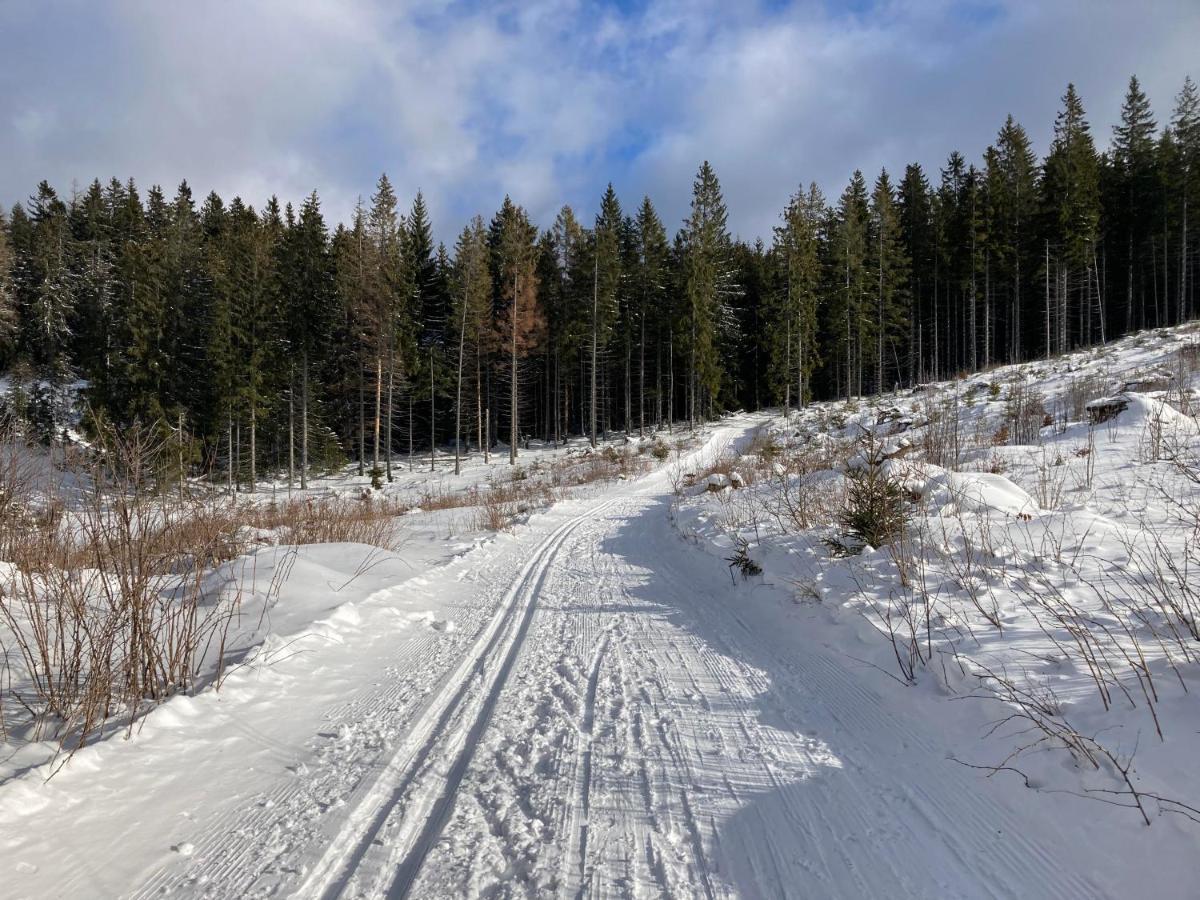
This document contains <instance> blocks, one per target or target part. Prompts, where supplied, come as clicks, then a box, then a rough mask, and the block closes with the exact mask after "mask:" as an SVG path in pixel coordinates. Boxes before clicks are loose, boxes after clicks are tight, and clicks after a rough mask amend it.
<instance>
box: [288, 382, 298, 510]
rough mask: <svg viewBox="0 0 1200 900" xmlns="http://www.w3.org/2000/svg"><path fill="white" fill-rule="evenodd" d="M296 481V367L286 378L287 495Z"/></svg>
mask: <svg viewBox="0 0 1200 900" xmlns="http://www.w3.org/2000/svg"><path fill="white" fill-rule="evenodd" d="M295 481H296V365H295V363H293V364H292V367H291V375H290V377H289V378H288V493H289V494H290V493H291V492H292V485H293V484H294V483H295Z"/></svg>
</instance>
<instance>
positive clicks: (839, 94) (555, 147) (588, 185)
mask: <svg viewBox="0 0 1200 900" xmlns="http://www.w3.org/2000/svg"><path fill="white" fill-rule="evenodd" d="M1198 45H1200V2H1197V0H1155V2H1153V3H1148V4H1140V3H1133V2H1123V0H1122V2H1118V0H1060V2H1054V0H1043V2H1036V0H967V2H952V0H907V2H901V0H841V2H837V0H809V2H805V0H800V2H788V0H743V2H737V0H726V2H718V0H694V2H683V0H611V2H600V0H526V2H512V3H510V2H497V3H489V2H483V0H429V2H425V3H412V4H409V3H403V2H387V0H210V2H204V3H200V2H191V3H174V2H156V0H108V2H99V0H97V2H84V0H75V2H65V0H44V2H32V0H0V54H3V59H4V64H3V66H0V123H2V124H0V202H3V203H4V204H5V205H7V204H10V203H12V202H15V201H17V200H20V199H23V198H24V197H26V196H27V195H28V194H29V193H30V192H31V191H32V190H33V187H34V186H35V185H36V183H37V182H38V181H39V180H40V179H42V178H46V179H49V180H50V181H51V183H53V184H54V185H55V186H56V187H58V188H59V189H60V190H61V191H63V192H69V191H70V190H71V186H72V184H73V183H78V184H83V183H85V182H87V181H89V180H91V178H93V177H96V176H99V177H102V178H107V177H109V176H110V175H117V176H120V177H128V176H133V177H134V178H136V179H137V180H138V182H139V183H141V184H143V185H149V184H150V183H153V182H160V183H162V184H163V185H164V186H165V187H167V189H168V190H172V189H173V188H174V186H175V185H176V184H177V183H178V182H179V180H180V179H182V178H185V177H186V178H187V179H188V181H189V182H190V183H191V184H192V186H193V189H194V190H196V191H198V192H207V191H208V190H209V189H215V190H217V191H218V192H219V193H220V194H221V195H222V196H224V197H225V198H226V199H229V198H231V197H233V196H234V195H235V194H240V195H241V196H242V197H243V198H244V199H246V200H248V201H250V202H252V203H254V204H255V205H260V204H261V202H262V201H263V200H264V199H265V198H266V197H267V196H269V195H270V194H273V193H274V194H277V195H279V196H280V198H281V199H284V200H298V199H299V198H301V197H303V196H304V195H306V194H307V193H308V192H309V191H311V190H312V189H314V188H316V189H317V190H318V191H319V192H320V194H321V196H322V198H323V201H324V204H325V208H326V212H327V214H328V216H329V217H330V218H331V219H332V220H338V219H342V218H345V217H346V216H347V215H348V214H349V212H350V210H351V209H352V208H353V206H354V203H355V201H356V199H357V198H358V197H359V196H360V195H361V196H363V197H364V198H369V196H370V194H371V191H372V188H373V185H374V182H375V179H376V178H377V177H378V175H379V173H380V172H381V171H387V173H388V175H389V177H391V179H392V180H393V182H394V183H395V184H396V186H397V189H398V192H399V193H400V196H401V198H402V199H403V202H405V203H406V204H407V203H408V202H409V201H410V200H411V197H412V195H413V194H415V192H416V191H417V189H418V188H420V189H422V190H423V191H424V193H425V195H426V198H427V200H428V202H429V204H430V208H431V211H432V213H433V216H434V225H435V229H436V231H437V234H438V236H439V237H441V238H443V239H446V240H448V241H449V240H452V239H453V236H454V234H455V233H456V232H457V230H458V229H459V228H460V227H461V225H462V224H463V222H464V221H465V220H466V219H467V218H468V217H469V216H470V215H472V214H474V213H476V212H478V213H481V214H483V215H484V216H485V217H487V216H490V215H491V213H492V212H493V211H494V210H495V209H496V207H497V206H498V205H499V203H500V201H501V199H502V198H503V196H504V194H505V193H509V194H511V195H512V197H513V198H514V199H515V200H516V201H517V202H519V203H523V204H525V205H526V206H527V207H528V208H529V210H530V212H531V213H532V214H533V216H534V217H535V219H536V220H537V221H539V222H540V223H541V224H543V225H548V224H550V223H551V222H552V221H553V217H554V214H555V212H556V211H557V209H558V208H559V207H560V206H561V205H562V204H563V203H570V204H571V205H572V206H574V207H575V208H576V211H577V212H578V213H580V215H582V216H583V217H585V218H590V217H591V216H592V215H594V213H595V209H596V206H597V204H598V200H599V197H600V194H601V192H602V190H603V188H604V186H605V184H606V183H607V182H608V181H609V180H611V181H612V182H613V183H614V184H615V186H616V188H617V191H618V193H619V194H620V196H621V198H622V200H623V202H624V203H625V205H626V206H627V207H633V206H634V205H635V204H636V203H637V202H638V201H639V200H640V198H641V196H642V195H643V194H645V193H648V194H649V195H650V196H651V197H652V198H653V199H654V201H655V203H656V204H657V205H658V206H659V209H660V212H661V213H662V214H663V217H664V219H665V220H666V221H667V223H668V225H669V226H670V227H672V228H673V227H674V226H676V225H677V224H678V223H679V221H680V220H681V219H682V217H683V216H684V214H685V213H686V209H687V201H688V197H689V193H690V190H691V180H692V176H693V174H694V173H695V170H696V168H697V167H698V165H699V164H700V162H701V161H702V160H704V159H709V160H711V161H712V163H713V164H714V166H715V167H716V170H717V173H718V175H719V176H720V178H721V181H722V185H723V186H724V188H725V194H726V200H727V202H728V205H729V209H730V224H731V227H732V228H733V230H734V231H735V232H736V233H738V234H740V235H741V236H743V237H745V238H747V239H752V238H754V237H755V236H760V235H761V236H763V237H764V238H769V235H770V229H771V227H772V225H773V224H775V222H776V221H777V220H778V216H779V210H780V209H781V208H782V206H783V204H784V203H785V201H786V198H787V196H788V194H789V193H791V192H792V191H794V190H795V189H796V187H797V186H798V185H800V184H801V183H807V182H808V181H811V180H815V181H817V183H818V184H820V185H821V187H822V188H823V189H824V190H825V192H826V193H827V194H828V195H830V196H831V197H835V196H836V195H837V194H838V193H839V192H840V190H841V189H842V187H843V186H844V184H845V182H846V180H847V178H848V176H849V174H850V173H851V171H852V170H853V169H855V168H861V169H863V171H864V172H866V173H867V174H868V177H873V176H874V175H875V174H876V173H877V172H878V170H879V169H880V167H881V166H887V167H888V168H889V170H893V171H898V170H901V169H902V168H903V167H904V165H905V164H906V163H908V162H911V161H918V162H921V163H922V164H923V165H925V166H926V167H927V169H929V170H930V171H931V172H935V171H936V169H937V167H938V166H939V165H940V164H941V163H942V162H943V161H944V159H945V157H946V155H947V154H948V153H949V151H950V150H951V149H959V150H961V151H962V152H963V153H964V154H966V155H967V157H968V158H969V159H977V158H978V157H979V156H980V154H981V153H982V151H983V149H984V148H985V147H986V145H987V144H988V142H989V141H991V140H992V138H993V137H994V135H995V133H996V130H997V129H998V128H999V126H1000V124H1001V123H1002V122H1003V120H1004V117H1005V116H1006V115H1007V114H1008V113H1010V112H1011V113H1012V114H1013V115H1014V116H1016V118H1017V119H1018V121H1020V122H1021V123H1022V124H1024V125H1025V126H1026V128H1027V129H1028V130H1029V132H1030V134H1031V135H1032V136H1033V138H1034V140H1035V143H1036V145H1037V148H1038V150H1039V152H1041V151H1043V150H1044V149H1045V146H1046V142H1047V140H1048V138H1049V132H1050V128H1051V125H1052V123H1053V119H1054V114H1055V111H1056V109H1057V107H1058V103H1059V97H1060V96H1061V94H1062V93H1063V90H1064V88H1065V86H1066V84H1067V82H1068V81H1074V82H1075V83H1076V84H1077V85H1078V87H1079V89H1080V91H1081V93H1082V96H1083V99H1084V102H1085V105H1086V107H1087V110H1088V114H1089V118H1090V120H1091V122H1092V124H1093V127H1094V129H1095V130H1096V132H1097V137H1098V140H1099V142H1100V144H1101V145H1102V146H1103V145H1104V144H1106V143H1107V140H1108V136H1109V134H1110V133H1111V125H1112V123H1113V121H1114V120H1115V117H1116V114H1117V110H1118V108H1119V105H1120V100H1121V96H1122V94H1123V92H1124V90H1125V86H1126V82H1127V80H1128V77H1129V75H1130V74H1131V73H1136V74H1137V75H1138V76H1139V78H1141V80H1142V82H1143V85H1144V87H1145V88H1146V90H1147V91H1148V93H1149V94H1150V97H1151V100H1152V102H1153V104H1154V107H1155V112H1156V113H1157V115H1158V117H1159V120H1160V121H1162V120H1163V119H1165V118H1166V117H1167V115H1168V114H1169V111H1170V107H1171V105H1172V101H1173V98H1174V95H1175V93H1176V92H1177V91H1178V89H1179V86H1180V84H1181V83H1182V81H1183V77H1184V75H1185V74H1189V67H1192V68H1193V69H1194V68H1195V66H1196V65H1197V61H1198V59H1200V57H1198V56H1197V54H1196V50H1195V48H1196V47H1197V46H1198ZM1190 74H1191V75H1192V76H1193V77H1198V76H1200V71H1191V72H1190Z"/></svg>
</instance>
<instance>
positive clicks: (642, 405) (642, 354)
mask: <svg viewBox="0 0 1200 900" xmlns="http://www.w3.org/2000/svg"><path fill="white" fill-rule="evenodd" d="M638 319H639V321H638V324H639V326H640V329H639V330H640V335H639V340H638V437H645V436H646V312H645V310H642V314H641V315H640V316H639V317H638Z"/></svg>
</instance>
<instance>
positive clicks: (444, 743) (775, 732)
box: [136, 431, 1104, 898]
mask: <svg viewBox="0 0 1200 900" xmlns="http://www.w3.org/2000/svg"><path fill="white" fill-rule="evenodd" d="M732 433H733V432H732V431H731V434H732ZM669 498H670V493H669V486H668V484H667V479H666V477H665V475H663V474H662V473H659V474H658V475H655V476H651V477H650V478H648V479H644V480H643V481H641V482H638V483H636V484H633V485H627V486H623V487H622V488H620V489H619V490H617V491H615V492H613V493H610V494H609V495H608V496H607V498H603V499H599V500H596V501H593V502H591V503H588V504H574V505H572V507H571V512H572V513H574V514H572V515H569V516H562V517H561V518H562V521H561V523H559V524H557V526H556V527H553V528H552V529H550V530H549V532H548V533H546V534H544V536H543V537H541V539H540V540H537V541H535V542H532V543H527V544H524V545H520V544H518V545H517V546H515V547H514V551H513V552H516V553H519V554H520V559H521V561H522V562H521V565H520V566H519V567H513V569H515V574H512V571H513V570H505V571H507V572H509V573H510V574H509V575H506V576H505V577H509V578H510V580H509V581H508V583H507V588H506V589H503V590H497V597H496V599H495V601H494V602H490V603H481V604H479V605H478V607H477V608H479V609H481V610H486V614H483V615H482V618H481V619H480V620H479V622H477V623H476V625H475V627H474V628H473V629H469V630H468V631H467V636H465V637H464V638H463V639H462V640H461V641H459V642H458V643H452V644H449V645H446V646H444V647H443V649H442V650H440V651H439V653H438V654H437V655H435V657H434V658H432V659H431V660H429V662H428V670H427V671H424V670H422V669H421V668H420V662H419V660H418V659H417V658H416V657H414V656H413V655H412V654H411V653H410V654H409V656H408V659H407V662H406V666H405V668H404V670H403V671H401V670H397V671H395V672H390V673H384V674H383V676H382V677H380V679H379V684H378V686H377V687H376V688H375V689H374V690H373V691H372V692H369V693H367V694H364V695H363V697H361V698H357V699H355V700H353V701H351V702H350V703H348V704H347V705H346V707H344V708H343V709H342V710H340V711H339V712H337V713H335V714H333V715H332V716H331V718H332V719H333V720H334V724H333V725H331V726H330V727H331V728H333V729H334V730H335V731H336V730H337V728H338V727H339V726H338V724H337V723H339V722H340V723H343V724H345V725H353V727H354V729H355V731H354V733H355V734H356V735H359V737H358V738H356V739H355V740H352V741H349V742H347V743H345V746H343V743H342V742H336V743H335V749H330V750H328V751H327V752H326V754H325V755H323V756H319V757H317V758H315V759H314V761H313V762H312V763H311V764H309V765H308V766H306V767H305V769H304V771H302V772H299V773H297V775H296V777H295V778H293V779H291V781H289V782H286V783H285V784H283V785H281V786H280V787H279V788H278V790H277V791H276V792H275V793H271V794H269V795H259V796H256V797H253V798H250V799H249V800H248V801H247V803H246V804H245V805H244V807H243V808H241V809H240V810H236V809H235V810H232V811H230V813H229V814H228V815H227V816H225V817H224V818H223V819H222V820H221V821H218V822H216V823H214V824H213V826H212V827H211V828H210V830H209V833H208V836H207V837H206V838H203V839H201V840H199V841H198V842H197V849H196V851H195V853H194V856H193V857H192V858H191V859H190V860H187V861H185V862H175V863H172V864H171V865H168V866H165V867H163V868H162V869H160V870H159V871H158V872H157V873H156V874H155V875H153V877H151V878H150V879H149V881H147V882H146V883H145V884H144V885H143V887H142V888H141V889H140V890H139V891H138V892H137V894H136V896H139V897H150V896H161V895H162V894H166V893H170V894H176V895H183V896H211V897H226V896H279V895H292V896H299V897H305V898H373V897H393V898H399V897H420V898H428V897H492V896H499V897H545V896H559V897H572V898H573V897H610V896H611V897H625V896H629V897H655V896H672V897H693V896H695V897H734V896H740V897H846V898H859V897H882V896H888V897H933V896H938V897H1022V898H1037V897H1046V898H1050V897H1097V896H1104V892H1103V891H1102V890H1100V889H1099V888H1098V887H1097V886H1096V885H1094V884H1092V883H1090V882H1089V880H1088V878H1087V877H1086V875H1085V874H1083V873H1081V872H1076V871H1071V870H1070V869H1069V868H1068V867H1064V866H1063V865H1062V864H1061V863H1060V861H1059V860H1057V859H1056V858H1055V852H1054V851H1055V847H1056V845H1057V843H1058V842H1059V841H1061V840H1062V836H1060V835H1058V834H1056V833H1054V832H1053V827H1052V826H1050V825H1047V824H1046V823H1045V822H1043V821H1041V820H1039V819H1038V818H1037V815H1036V812H1035V809H1034V808H1033V807H1032V806H1028V807H1024V806H1021V805H1019V804H1018V805H1013V804H1011V803H1010V802H1009V800H1008V797H1007V796H1006V795H1005V793H1004V792H1002V791H996V790H993V789H992V787H993V786H992V785H990V784H989V783H987V782H986V781H985V780H984V779H981V778H980V777H978V776H977V774H976V773H974V772H971V771H969V770H966V769H964V768H962V767H961V766H958V765H957V764H955V763H954V762H952V761H950V760H948V759H947V758H946V757H947V751H946V748H945V747H943V746H941V745H940V744H939V743H938V741H937V737H936V735H937V728H938V727H937V724H936V723H935V722H933V721H930V722H923V721H914V720H912V719H911V718H910V717H901V716H900V715H898V714H896V713H895V712H893V711H892V709H891V708H889V704H888V703H887V702H885V700H884V699H883V698H882V696H881V693H880V691H879V690H878V684H879V681H880V679H882V678H883V676H882V675H880V674H879V673H878V672H875V671H872V670H869V669H865V670H864V668H863V667H861V666H858V665H855V664H854V663H853V661H852V660H850V659H849V658H848V657H846V656H845V655H842V654H839V653H837V652H835V651H834V650H832V649H830V648H828V647H826V646H824V645H823V644H821V643H820V642H819V641H818V640H815V639H813V640H809V639H806V638H805V637H804V636H803V634H800V635H799V637H798V636H797V632H796V631H794V630H790V631H787V632H786V633H779V632H777V631H776V630H773V629H772V628H771V626H770V621H771V620H770V619H769V618H765V617H762V618H760V616H761V615H762V614H763V613H764V611H766V610H767V609H768V607H769V606H770V604H771V603H775V604H778V603H779V602H780V601H779V599H778V597H771V598H770V599H768V600H766V601H764V598H762V597H751V596H750V594H749V593H748V592H747V590H746V589H743V588H739V587H735V586H733V585H731V583H730V577H729V574H728V572H727V571H726V569H725V566H724V564H723V563H722V562H721V561H720V560H717V559H714V558H713V557H711V556H708V555H706V554H704V553H702V552H700V551H698V550H697V549H696V548H694V547H692V546H690V545H689V544H688V543H687V542H686V541H684V540H682V539H681V537H680V535H679V534H678V533H677V532H675V531H674V530H673V529H672V527H671V525H670V521H669V513H670V501H669ZM464 587H465V585H461V584H460V589H463V588H464ZM493 587H494V586H493ZM436 589H437V583H436V579H431V583H430V590H436ZM472 589H474V590H483V589H484V588H482V587H480V586H478V585H476V586H474V587H473V588H472ZM765 590H766V591H767V592H768V593H769V591H770V589H765ZM451 650H453V651H454V652H455V653H457V654H458V656H457V657H455V658H452V659H448V658H447V656H446V654H447V653H449V652H450V651H451ZM414 666H416V668H414ZM377 675H378V673H377ZM423 679H425V680H426V681H425V683H426V684H428V683H433V684H434V685H435V686H434V688H433V689H432V690H428V691H422V690H420V689H419V688H418V687H417V685H419V684H420V683H421V682H422V680H423ZM429 679H432V682H430V681H429ZM364 735H365V737H363V736H364ZM323 792H324V793H325V794H328V795H329V796H331V797H336V799H335V800H332V801H331V802H329V803H327V804H324V805H320V806H319V808H317V809H315V811H314V807H313V805H312V804H311V803H305V804H299V805H298V807H297V808H298V809H300V810H302V811H303V815H300V816H297V815H295V814H294V813H292V812H289V810H290V809H291V807H290V806H289V803H290V801H291V798H294V797H298V796H304V797H309V798H311V797H313V796H317V795H322V793H323ZM314 819H316V820H319V821H313V820H314ZM322 819H323V821H320V820H322ZM1075 858H1076V859H1077V858H1078V850H1076V857H1075Z"/></svg>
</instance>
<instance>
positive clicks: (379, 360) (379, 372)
mask: <svg viewBox="0 0 1200 900" xmlns="http://www.w3.org/2000/svg"><path fill="white" fill-rule="evenodd" d="M382 409H383V357H382V356H379V355H377V356H376V357H375V424H374V437H375V440H374V450H373V451H372V454H371V480H372V481H375V480H376V479H378V478H379V474H380V472H379V438H380V430H381V425H382V418H383V417H382V415H381V413H382Z"/></svg>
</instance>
